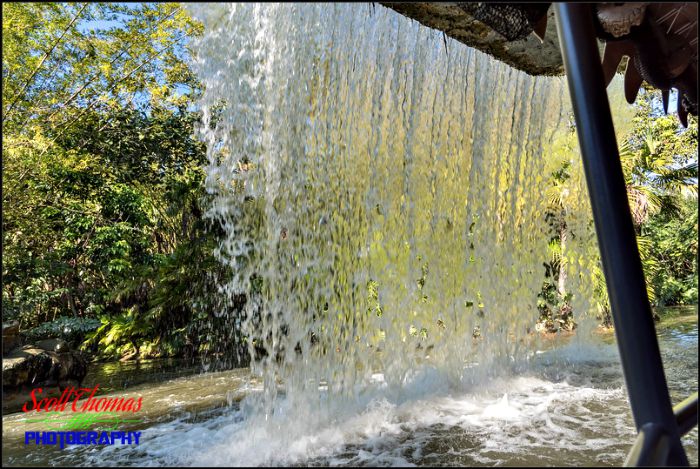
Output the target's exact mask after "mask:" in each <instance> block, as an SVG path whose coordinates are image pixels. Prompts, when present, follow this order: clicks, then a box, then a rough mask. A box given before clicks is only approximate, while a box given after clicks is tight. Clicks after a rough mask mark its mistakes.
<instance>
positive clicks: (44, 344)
mask: <svg viewBox="0 0 700 469" xmlns="http://www.w3.org/2000/svg"><path fill="white" fill-rule="evenodd" d="M36 346H37V347H38V348H41V349H44V350H49V351H51V352H56V353H62V352H67V351H69V350H70V347H69V346H68V342H66V341H65V340H63V339H44V340H39V341H37V342H36Z"/></svg>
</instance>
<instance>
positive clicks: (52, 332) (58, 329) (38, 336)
mask: <svg viewBox="0 0 700 469" xmlns="http://www.w3.org/2000/svg"><path fill="white" fill-rule="evenodd" d="M100 324H101V322H100V320H98V319H93V318H73V317H65V316H64V317H60V318H58V319H56V320H55V321H51V322H45V323H43V324H41V325H40V326H37V327H35V328H33V329H30V330H28V331H27V332H26V333H25V335H26V337H27V338H28V339H29V340H42V339H49V338H55V337H58V338H61V339H63V340H65V341H66V342H70V343H72V344H79V343H80V342H82V340H83V339H84V338H85V336H86V335H87V334H89V333H91V332H94V331H95V330H96V329H97V328H98V327H99V326H100Z"/></svg>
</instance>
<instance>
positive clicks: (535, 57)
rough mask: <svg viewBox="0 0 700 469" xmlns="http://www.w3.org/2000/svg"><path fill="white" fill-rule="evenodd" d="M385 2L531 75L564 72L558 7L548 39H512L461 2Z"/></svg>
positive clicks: (551, 11) (550, 22) (551, 13)
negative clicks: (491, 26) (478, 18)
mask: <svg viewBox="0 0 700 469" xmlns="http://www.w3.org/2000/svg"><path fill="white" fill-rule="evenodd" d="M382 5H384V6H386V7H389V8H391V9H392V10H395V11H397V12H399V13H401V14H402V15H404V16H407V17H409V18H411V19H414V20H416V21H418V22H419V23H421V24H423V25H424V26H427V27H429V28H433V29H437V30H439V31H442V32H444V33H445V34H446V35H448V36H449V37H451V38H453V39H456V40H457V41H459V42H461V43H463V44H466V45H468V46H469V47H473V48H475V49H478V50H480V51H481V52H484V53H486V54H489V55H491V56H493V57H495V58H496V59H498V60H500V61H502V62H505V63H507V64H508V65H510V66H511V67H515V68H517V69H518V70H522V71H524V72H526V73H528V74H530V75H562V74H563V73H564V65H563V61H562V58H561V52H560V50H559V39H558V37H557V28H556V24H555V21H554V9H553V8H550V9H549V13H548V15H547V16H548V21H547V27H546V31H545V34H544V41H540V40H539V39H537V38H536V37H535V36H534V35H530V36H528V37H527V38H525V39H521V40H517V41H508V40H506V38H505V37H503V36H502V35H500V34H498V33H497V32H495V31H494V30H493V29H491V28H490V27H489V26H487V25H485V24H484V23H482V22H480V21H478V20H477V19H475V18H474V17H473V16H471V15H470V14H469V13H467V12H466V11H464V9H462V8H460V7H459V5H457V3H439V2H438V3H433V2H421V3H388V2H382Z"/></svg>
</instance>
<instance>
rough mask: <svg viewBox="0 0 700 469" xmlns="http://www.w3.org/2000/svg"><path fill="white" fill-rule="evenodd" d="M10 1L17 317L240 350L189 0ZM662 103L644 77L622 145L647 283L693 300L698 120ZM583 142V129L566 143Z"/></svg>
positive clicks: (104, 338) (182, 352)
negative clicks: (208, 175)
mask: <svg viewBox="0 0 700 469" xmlns="http://www.w3.org/2000/svg"><path fill="white" fill-rule="evenodd" d="M2 12H3V40H2V52H3V54H2V55H3V64H2V67H3V68H2V77H3V81H2V97H3V113H2V131H3V148H2V174H3V178H2V203H3V206H2V236H3V261H2V274H3V284H2V311H3V322H6V321H9V320H17V321H19V323H20V329H21V331H22V334H23V335H24V336H25V337H26V338H27V339H37V338H45V337H63V338H65V339H67V340H69V341H71V342H72V343H73V345H74V346H80V347H82V348H83V349H84V350H89V351H91V352H92V353H93V354H94V355H95V356H98V357H104V358H124V357H135V356H139V357H158V356H192V355H201V354H215V355H217V356H218V355H221V356H228V355H230V354H231V353H230V352H232V351H236V350H239V349H242V347H243V343H244V339H245V338H244V337H241V334H240V328H239V321H240V317H239V316H240V313H239V312H240V310H241V307H242V304H243V303H244V302H245V298H236V299H233V300H231V299H228V300H227V299H225V298H223V296H222V295H218V294H217V285H218V284H219V283H220V282H221V281H222V280H225V279H226V278H227V275H228V273H227V271H226V269H225V268H224V267H223V266H222V265H221V263H220V262H219V261H218V260H217V259H215V257H214V249H215V247H216V246H217V244H218V239H219V237H220V236H221V235H222V231H221V228H220V226H218V225H217V224H216V223H214V222H213V221H211V220H209V219H208V218H207V217H206V210H207V204H208V200H209V199H208V197H210V196H209V195H208V194H207V193H206V191H205V189H204V179H205V167H206V165H207V157H206V152H205V148H204V145H203V143H201V142H200V141H199V139H198V137H197V135H196V128H197V126H198V125H199V121H200V115H199V113H198V112H197V106H196V103H197V98H198V96H199V95H200V93H201V84H200V83H198V81H197V79H196V77H195V76H194V75H193V73H192V72H191V70H190V68H189V66H188V58H189V54H190V52H189V49H188V44H189V41H190V40H191V39H192V38H193V37H195V36H196V35H198V34H201V31H202V27H201V25H200V24H198V23H197V22H196V21H194V20H193V19H192V18H190V17H189V16H188V14H187V12H186V11H185V10H184V8H183V7H182V5H180V4H176V3H155V4H150V3H149V4H115V3H109V4H108V3H3V6H2ZM659 102H660V97H659V96H657V95H656V94H654V93H652V92H647V93H645V94H644V99H642V100H640V101H639V103H638V104H637V105H636V107H635V108H634V118H633V119H632V124H631V126H630V127H629V128H628V129H626V130H625V133H624V134H623V135H621V136H620V139H621V140H620V141H621V156H622V161H623V165H624V169H625V173H626V176H627V185H628V195H629V199H630V203H631V206H632V211H633V215H634V221H635V225H636V227H637V235H638V243H639V247H640V250H641V252H642V256H643V262H644V268H645V273H646V276H647V280H648V284H649V294H650V297H651V298H652V301H653V302H654V303H655V304H657V305H676V304H692V303H696V302H697V297H698V268H697V264H698V263H697V233H698V215H697V213H698V212H697V120H696V119H692V118H691V119H690V121H691V123H690V126H689V128H688V129H683V128H681V127H680V126H679V124H678V120H677V118H676V117H675V116H664V115H663V113H662V112H660V111H659V108H660V104H659ZM567 145H568V146H567ZM571 145H575V134H574V133H573V130H572V134H571V138H569V139H568V140H566V141H564V142H562V143H561V147H560V148H559V149H558V150H557V151H559V152H560V153H561V154H564V155H565V154H566V153H567V151H568V149H570V148H571ZM559 161H560V164H559V166H558V167H557V168H555V170H553V172H552V175H551V178H550V181H551V187H550V188H549V189H548V190H549V193H551V194H550V197H549V200H550V206H549V208H548V216H547V219H545V220H542V223H549V224H550V225H551V226H552V227H553V231H552V232H553V233H554V234H553V237H552V240H551V243H550V261H549V262H548V263H547V264H546V265H545V266H544V268H543V272H542V275H543V289H542V292H541V294H540V300H539V306H540V312H541V320H542V321H543V322H545V323H548V324H549V325H548V327H549V328H554V329H556V328H557V327H571V325H572V319H571V318H572V315H571V306H570V293H569V291H568V288H567V286H568V285H567V278H566V270H565V269H564V268H563V264H564V262H563V260H562V259H563V257H562V256H561V252H562V249H563V248H565V245H566V243H567V240H568V239H569V238H568V237H569V236H571V234H570V233H569V231H568V228H567V226H568V225H567V218H566V217H567V210H566V198H567V197H568V198H576V197H579V198H580V197H581V194H579V193H572V191H574V190H575V187H574V186H569V185H568V183H567V181H569V178H570V162H568V161H569V160H567V158H561V159H560V160H559ZM562 194H566V197H562ZM595 275H596V276H597V277H596V278H597V279H598V281H599V286H598V288H597V289H596V292H597V295H596V296H597V298H596V301H597V303H598V306H599V309H600V319H601V321H602V322H608V323H609V306H608V305H607V298H606V293H605V288H604V284H603V283H602V282H603V278H602V274H601V273H600V271H597V272H595ZM370 293H371V292H370ZM370 296H371V295H370ZM377 309H379V306H377ZM558 325H559V326H558ZM561 325H564V326H561Z"/></svg>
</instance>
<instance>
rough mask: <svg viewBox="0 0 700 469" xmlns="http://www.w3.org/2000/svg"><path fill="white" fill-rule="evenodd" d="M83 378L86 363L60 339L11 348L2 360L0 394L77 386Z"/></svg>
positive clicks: (85, 372) (81, 356) (79, 354)
mask: <svg viewBox="0 0 700 469" xmlns="http://www.w3.org/2000/svg"><path fill="white" fill-rule="evenodd" d="M86 374H87V360H85V358H84V357H83V355H82V354H81V353H80V352H78V351H76V350H70V349H69V347H68V344H67V343H66V342H65V341H63V340H61V339H48V340H42V341H39V342H37V343H36V344H32V345H25V346H23V347H18V348H15V349H14V350H12V351H11V352H10V353H9V354H8V355H7V356H4V357H3V359H2V384H3V392H4V391H5V389H6V388H18V387H25V386H29V387H37V386H58V387H59V388H60V389H63V388H66V387H68V386H71V385H72V386H77V385H80V384H81V383H82V380H83V378H84V377H85V375H86Z"/></svg>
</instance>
